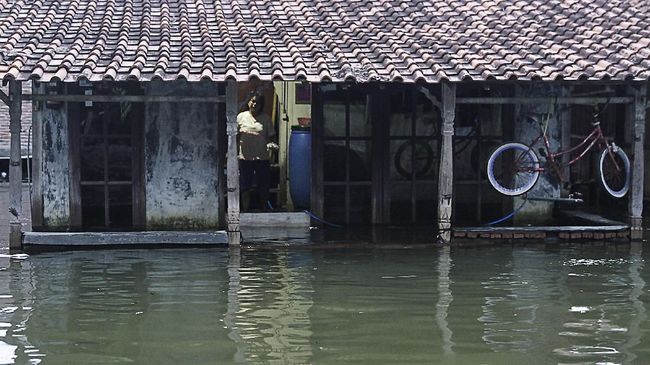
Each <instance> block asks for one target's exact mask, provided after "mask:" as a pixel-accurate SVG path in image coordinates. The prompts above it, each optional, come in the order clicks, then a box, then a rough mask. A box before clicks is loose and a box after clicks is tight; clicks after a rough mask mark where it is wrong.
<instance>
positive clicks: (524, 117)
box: [513, 85, 562, 225]
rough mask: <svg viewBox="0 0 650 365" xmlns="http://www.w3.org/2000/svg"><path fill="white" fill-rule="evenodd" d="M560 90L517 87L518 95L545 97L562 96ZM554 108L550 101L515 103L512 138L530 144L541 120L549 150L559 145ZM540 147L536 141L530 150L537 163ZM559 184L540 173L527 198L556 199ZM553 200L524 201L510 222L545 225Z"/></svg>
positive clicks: (558, 132)
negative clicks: (536, 158) (546, 102)
mask: <svg viewBox="0 0 650 365" xmlns="http://www.w3.org/2000/svg"><path fill="white" fill-rule="evenodd" d="M561 92H562V90H561V89H560V88H559V87H557V86H550V85H534V86H532V87H530V88H528V87H527V88H526V90H523V89H522V88H518V89H517V94H518V95H516V96H518V97H548V96H562V94H561ZM555 112H556V107H555V105H551V104H521V105H518V106H517V112H516V113H515V127H514V141H515V142H520V143H524V144H529V143H532V142H533V141H534V140H535V138H537V136H539V135H540V124H539V122H543V124H544V125H545V126H546V135H547V136H548V138H549V141H550V144H551V150H553V151H556V150H558V149H559V148H560V144H561V142H562V139H561V125H560V121H559V117H560V116H559V115H556V114H555ZM543 147H544V142H543V140H541V139H540V140H539V141H538V142H537V143H536V144H535V145H534V146H532V148H533V151H535V153H536V154H537V157H539V159H540V162H541V161H544V160H545V158H544V157H542V156H541V155H540V154H539V149H540V148H543ZM560 192H561V184H560V183H559V181H556V179H554V178H553V177H552V175H551V174H550V173H543V174H541V175H540V177H539V180H538V181H537V184H535V186H534V187H533V188H532V189H531V190H530V191H529V192H528V194H527V197H529V198H559V197H560ZM521 199H522V198H519V197H517V198H515V202H514V207H519V206H521V204H522V201H521ZM552 214H553V202H547V201H528V203H527V204H525V205H524V207H523V208H522V209H521V210H520V211H519V212H518V213H517V214H516V215H515V217H514V219H513V220H514V222H515V224H516V225H521V224H533V225H545V224H547V223H548V221H549V220H550V219H551V218H552Z"/></svg>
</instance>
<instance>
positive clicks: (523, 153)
mask: <svg viewBox="0 0 650 365" xmlns="http://www.w3.org/2000/svg"><path fill="white" fill-rule="evenodd" d="M598 114H599V113H595V114H594V121H593V122H592V123H591V125H592V126H593V130H592V131H591V133H590V134H589V135H588V136H587V137H586V138H585V139H584V140H583V141H582V142H581V143H580V144H578V145H577V146H574V147H572V148H570V149H568V150H565V151H556V152H552V151H551V145H550V142H549V140H548V137H547V136H546V129H547V128H546V127H547V123H548V115H547V117H546V123H544V122H540V123H539V126H540V132H541V133H540V135H539V136H538V137H537V138H535V140H534V141H533V142H532V143H531V144H529V145H525V144H523V143H517V142H511V143H505V144H503V145H501V146H499V147H498V148H497V149H496V150H495V151H494V152H493V153H492V155H491V156H490V158H489V160H488V164H487V173H488V179H489V181H490V184H492V186H493V187H494V188H495V189H496V190H497V191H498V192H500V193H501V194H504V195H509V196H517V195H521V194H524V193H526V192H528V191H529V190H530V189H532V188H533V186H534V185H535V183H536V182H537V180H538V179H539V175H540V173H542V172H546V171H549V172H550V173H551V174H553V176H554V177H555V178H556V179H557V180H558V181H560V182H562V173H561V171H562V168H564V167H567V166H570V165H573V164H574V163H576V162H577V161H579V160H580V159H582V158H583V157H584V156H585V155H586V154H587V153H588V152H589V151H591V150H592V149H593V148H598V149H599V150H600V151H601V152H600V154H599V156H598V161H597V162H598V175H599V181H600V183H601V185H602V186H603V188H604V189H605V190H606V191H607V192H608V193H609V194H610V195H611V196H613V197H615V198H622V197H623V196H625V194H626V193H627V191H628V189H629V181H630V159H629V158H628V157H627V155H626V154H625V151H623V149H622V148H620V147H618V146H617V145H616V144H615V143H614V142H611V141H608V140H607V139H606V138H605V136H604V135H603V131H602V129H601V128H600V120H599V118H598ZM540 139H541V140H542V141H543V142H544V149H541V148H540V153H541V154H542V156H544V157H545V159H546V161H545V163H544V165H543V166H541V165H540V162H539V158H538V157H537V155H536V154H535V151H534V150H533V146H535V144H536V143H537V142H538V141H540ZM573 153H577V154H578V155H577V157H575V158H574V159H572V160H570V161H569V162H568V163H565V164H563V163H561V161H560V160H561V159H560V157H561V156H563V155H566V154H573Z"/></svg>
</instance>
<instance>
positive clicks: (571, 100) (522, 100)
mask: <svg viewBox="0 0 650 365" xmlns="http://www.w3.org/2000/svg"><path fill="white" fill-rule="evenodd" d="M632 101H633V98H632V97H626V96H623V97H611V98H607V97H558V98H549V97H465V98H457V99H456V103H457V104H582V105H593V104H606V103H609V104H626V103H630V102H632Z"/></svg>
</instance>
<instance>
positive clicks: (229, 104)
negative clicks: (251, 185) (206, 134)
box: [226, 81, 241, 246]
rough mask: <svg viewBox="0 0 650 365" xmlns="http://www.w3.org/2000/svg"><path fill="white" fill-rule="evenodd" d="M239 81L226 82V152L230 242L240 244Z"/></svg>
mask: <svg viewBox="0 0 650 365" xmlns="http://www.w3.org/2000/svg"><path fill="white" fill-rule="evenodd" d="M237 129H238V128H237V82H236V81H227V84H226V135H227V136H228V150H227V153H226V175H227V176H226V190H227V191H228V214H227V217H226V224H227V231H228V244H229V245H231V246H239V245H240V244H241V232H240V230H239V160H238V159H237V149H238V146H237Z"/></svg>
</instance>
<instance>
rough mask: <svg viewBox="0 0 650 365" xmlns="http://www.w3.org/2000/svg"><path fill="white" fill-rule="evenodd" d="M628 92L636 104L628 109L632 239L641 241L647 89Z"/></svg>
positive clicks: (633, 88) (637, 88) (636, 88)
mask: <svg viewBox="0 0 650 365" xmlns="http://www.w3.org/2000/svg"><path fill="white" fill-rule="evenodd" d="M628 92H629V93H631V94H632V96H633V97H634V104H633V105H632V107H631V108H628V110H629V111H631V112H630V113H628V118H630V119H631V120H629V123H627V125H628V126H629V127H630V128H631V129H632V130H631V137H632V174H631V175H632V176H631V181H630V183H631V186H630V193H629V194H630V196H629V215H630V227H631V232H630V238H631V239H632V240H641V239H642V238H643V175H644V168H645V163H644V158H643V156H644V150H643V142H644V141H645V119H646V101H647V95H646V88H645V86H640V87H630V88H629V89H628Z"/></svg>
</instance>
